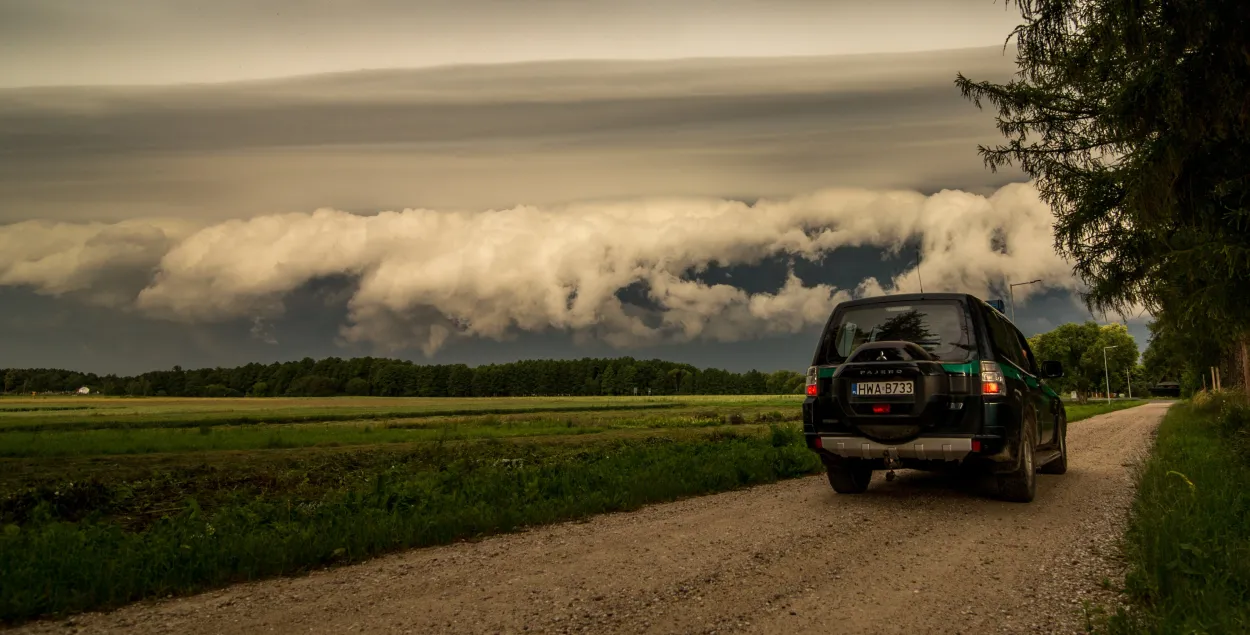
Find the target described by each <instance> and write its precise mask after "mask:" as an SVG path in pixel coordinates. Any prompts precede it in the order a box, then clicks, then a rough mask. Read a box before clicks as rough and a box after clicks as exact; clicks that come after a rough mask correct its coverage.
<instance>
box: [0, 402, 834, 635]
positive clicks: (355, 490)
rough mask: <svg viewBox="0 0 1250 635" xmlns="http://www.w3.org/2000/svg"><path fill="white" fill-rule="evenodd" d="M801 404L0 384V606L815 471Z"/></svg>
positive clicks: (119, 592)
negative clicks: (65, 392)
mask: <svg viewBox="0 0 1250 635" xmlns="http://www.w3.org/2000/svg"><path fill="white" fill-rule="evenodd" d="M801 402H802V397H801V396H798V395H794V396H780V397H769V396H764V397H759V396H748V397H681V398H668V397H663V398H661V397H657V398H647V397H630V398H580V397H566V398H505V399H402V398H399V399H384V398H368V399H360V398H339V399H114V398H98V397H86V398H83V397H74V398H69V397H65V398H6V399H0V526H2V527H3V531H2V532H0V571H4V584H3V585H0V620H2V621H4V622H9V623H12V622H18V621H22V620H26V619H29V618H32V617H37V616H40V615H52V614H61V613H65V612H72V611H77V610H83V609H89V608H100V607H108V606H115V605H117V604H121V603H124V602H127V601H131V600H135V599H139V598H144V597H154V596H163V595H167V594H170V593H186V592H192V591H196V590H199V589H203V588H207V587H211V586H214V585H219V584H224V583H228V582H232V581H238V580H247V579H255V578H259V577H264V576H271V575H279V574H292V573H300V572H303V571H307V570H309V569H312V568H315V567H319V566H325V565H329V564H337V563H345V562H352V561H357V560H360V559H363V558H367V557H369V556H372V555H376V554H378V553H381V552H384V551H388V550H393V549H398V548H403V547H411V546H421V545H432V544H438V543H444V542H448V541H452V540H457V539H463V538H471V537H474V536H479V535H484V534H488V533H493V532H499V531H509V530H512V529H515V528H518V527H522V526H526V525H532V524H536V523H546V522H552V521H557V520H565V519H573V518H578V517H581V516H585V515H588V514H596V513H602V512H605V511H614V510H625V509H632V508H635V507H637V506H640V505H643V504H646V503H649V502H655V501H663V500H672V499H673V498H677V497H681V496H689V495H696V494H703V493H709V492H715V491H723V490H726V489H732V488H736V487H741V486H744V485H751V484H756V483H765V482H770V481H774V480H777V479H779V478H790V477H794V476H799V475H803V474H808V473H812V472H814V471H815V470H817V468H818V467H819V462H818V461H817V460H816V459H815V457H814V456H813V455H812V454H811V453H810V452H809V451H807V449H806V448H805V447H804V445H803V443H802V438H801V435H800V432H799V424H798V420H799V418H800V409H799V404H800V403H801Z"/></svg>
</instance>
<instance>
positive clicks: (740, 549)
mask: <svg viewBox="0 0 1250 635" xmlns="http://www.w3.org/2000/svg"><path fill="white" fill-rule="evenodd" d="M1166 409H1167V405H1166V404H1158V403H1152V404H1148V405H1145V406H1141V407H1138V408H1133V409H1129V410H1121V411H1118V412H1113V413H1110V414H1106V415H1101V416H1098V417H1094V418H1091V419H1087V420H1084V421H1079V422H1077V423H1073V424H1071V428H1070V430H1069V432H1068V444H1069V451H1070V459H1069V469H1068V473H1067V474H1066V475H1063V476H1049V475H1039V476H1038V495H1037V499H1036V500H1035V501H1034V502H1033V503H1031V504H1027V505H1026V504H1013V503H1006V502H1000V501H996V500H993V499H991V498H989V497H988V496H987V493H986V492H985V491H984V490H983V489H982V488H981V487H980V486H978V485H976V484H973V483H964V482H957V481H955V480H953V479H952V478H949V477H943V476H939V475H932V474H926V473H920V472H901V473H900V474H899V478H898V479H897V480H895V481H894V482H885V480H884V478H882V475H880V474H878V475H877V477H876V480H875V481H874V483H873V485H872V487H870V488H869V490H868V492H866V493H865V494H862V495H858V496H839V495H836V494H834V493H833V491H832V490H831V489H830V488H829V485H828V483H827V482H826V480H825V479H824V477H823V476H817V477H811V478H804V479H798V480H793V481H787V482H783V483H777V484H773V485H768V486H762V487H756V488H753V489H749V490H742V491H737V492H730V493H726V494H720V495H715V496H706V497H701V498H694V499H690V500H685V501H679V502H676V503H669V504H663V505H655V506H652V507H648V508H646V509H643V510H640V511H637V512H631V513H623V514H610V515H605V516H600V517H596V518H593V519H591V520H589V521H587V522H581V523H565V524H560V525H554V526H549V527H541V528H537V529H534V530H531V531H528V532H524V533H517V534H510V535H504V536H496V537H492V538H489V539H485V540H481V541H478V542H473V543H460V544H455V545H449V546H445V547H435V548H429V549H419V550H413V551H408V552H404V553H400V554H395V555H392V556H387V557H382V558H378V559H376V560H372V561H370V562H367V563H364V564H360V565H355V566H350V567H343V568H337V569H331V570H325V571H319V572H316V573H313V574H311V575H308V576H304V577H300V578H287V579H279V580H269V581H264V582H258V583H249V584H241V585H236V586H233V587H230V588H226V589H222V590H218V591H212V592H208V593H203V594H200V595H196V596H192V597H187V598H179V599H173V600H165V601H158V602H146V603H140V604H135V605H132V606H128V607H125V608H123V609H120V610H117V611H114V612H111V613H107V614H87V615H81V616H77V617H74V618H72V619H70V620H60V621H45V622H39V623H33V624H28V625H26V626H24V627H21V628H19V629H16V632H20V633H71V632H76V633H120V632H125V633H180V634H195V633H235V632H240V633H243V632H246V633H268V632H273V633H405V632H410V633H818V632H819V633H830V632H838V633H997V632H1001V633H1081V632H1084V627H1083V625H1084V620H1083V617H1082V602H1083V601H1092V602H1104V603H1107V602H1114V601H1115V596H1114V594H1112V593H1110V592H1108V591H1106V590H1104V589H1103V588H1102V585H1101V583H1102V581H1103V580H1104V579H1106V580H1110V581H1112V582H1114V583H1118V578H1119V576H1120V570H1121V567H1120V564H1119V563H1118V562H1117V561H1116V559H1115V542H1116V540H1117V538H1118V537H1119V535H1120V534H1121V532H1122V530H1123V526H1124V521H1125V516H1126V511H1127V509H1128V506H1129V504H1130V503H1131V501H1132V497H1133V482H1132V475H1131V465H1132V464H1133V462H1134V461H1137V460H1139V459H1140V458H1141V457H1143V456H1144V454H1145V453H1146V452H1147V451H1148V449H1149V444H1150V441H1151V438H1152V434H1153V431H1154V429H1155V427H1156V426H1157V425H1158V423H1159V421H1160V419H1161V418H1162V416H1163V414H1164V413H1165V412H1166Z"/></svg>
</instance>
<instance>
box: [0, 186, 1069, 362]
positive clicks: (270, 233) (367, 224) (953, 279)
mask: <svg viewBox="0 0 1250 635" xmlns="http://www.w3.org/2000/svg"><path fill="white" fill-rule="evenodd" d="M1051 223H1052V216H1051V212H1050V210H1049V208H1048V207H1047V206H1046V205H1045V204H1043V203H1042V202H1041V201H1040V200H1039V199H1038V197H1037V193H1036V191H1035V190H1034V189H1033V188H1032V186H1031V185H1029V184H1011V185H1007V186H1005V187H1003V188H1001V189H999V190H998V191H996V192H994V193H993V194H992V195H989V196H982V195H979V194H972V193H968V192H961V191H942V192H938V193H936V194H932V195H924V194H921V193H918V192H913V191H903V190H864V189H841V188H839V189H827V190H821V191H817V192H814V193H811V194H807V195H802V196H796V197H790V198H782V199H765V200H760V201H756V202H755V203H753V204H747V203H744V202H741V201H733V200H725V199H715V198H701V197H684V198H675V197H667V198H648V199H639V200H634V201H618V202H610V203H604V202H600V203H580V204H572V205H562V206H546V207H537V206H519V207H513V208H507V209H500V210H490V211H482V212H464V211H440V210H431V209H406V210H403V211H388V212H382V213H378V214H373V215H359V214H353V213H349V212H345V211H341V210H334V209H318V210H316V211H313V212H310V213H288V214H273V215H266V216H258V217H254V218H249V219H232V220H227V221H223V222H217V223H208V224H205V225H203V226H200V227H198V228H195V229H190V228H188V227H187V224H186V223H185V222H170V221H159V220H152V221H143V220H128V221H123V222H119V223H114V224H106V223H71V222H61V223H33V222H28V223H18V224H12V225H7V226H3V227H0V246H3V247H4V248H3V249H0V284H4V285H10V286H12V285H21V286H26V287H29V288H32V289H34V290H36V291H37V292H39V293H43V294H50V295H69V296H81V297H82V299H84V300H86V301H92V302H108V303H110V304H111V305H114V306H120V307H123V308H125V309H127V310H133V311H137V312H139V313H141V314H143V315H146V316H151V317H157V318H161V319H166V320H173V321H177V322H185V323H203V322H214V321H223V320H233V319H251V320H253V321H255V322H256V323H262V322H263V321H264V320H271V319H274V318H277V317H280V316H282V315H283V312H284V310H285V308H284V304H283V299H284V297H285V296H287V295H288V294H290V293H292V292H294V291H295V290H297V289H299V288H301V287H303V286H305V285H307V284H309V283H311V282H314V281H317V280H323V279H328V278H347V279H350V280H352V281H354V283H353V287H352V292H351V294H350V297H349V298H348V299H347V301H346V304H347V307H348V319H347V322H346V323H345V324H343V325H342V328H341V331H340V336H341V338H342V339H343V340H344V341H347V342H354V343H367V344H372V345H375V346H377V347H379V348H381V349H384V350H388V351H392V352H393V351H399V350H404V349H412V350H420V351H422V352H423V353H424V354H426V355H433V354H434V353H435V352H436V351H438V350H439V349H440V348H441V347H442V346H444V345H445V344H446V343H447V342H448V341H449V339H451V338H455V337H477V338H491V339H507V338H511V337H515V336H516V335H518V334H521V333H525V332H531V333H536V332H545V331H549V330H557V331H565V332H568V333H571V334H573V335H575V336H577V337H593V338H596V339H599V340H602V341H605V342H607V343H609V344H611V345H613V346H616V347H620V348H629V347H634V346H649V345H655V344H659V343H675V342H689V341H696V340H709V341H722V342H731V341H741V340H744V339H754V338H760V337H764V336H768V335H780V334H790V333H797V332H800V331H802V330H804V329H809V328H811V327H813V326H817V325H819V324H821V323H822V322H823V321H824V320H825V319H826V318H827V316H828V313H829V310H830V309H831V307H832V305H833V304H834V303H836V302H837V301H839V300H842V299H846V298H849V297H852V296H859V295H873V294H881V293H892V292H898V291H903V292H906V291H915V290H918V287H919V281H920V280H924V281H926V283H925V284H926V289H927V290H930V291H936V290H941V291H967V292H972V293H976V294H979V295H982V296H985V295H988V294H990V293H991V292H992V289H996V288H1000V287H1001V284H1002V281H1003V280H1005V279H1007V278H1010V279H1013V280H1015V279H1033V278H1042V279H1043V280H1044V281H1045V282H1044V284H1043V285H1040V286H1041V287H1042V288H1040V289H1021V290H1020V291H1018V294H1020V295H1022V296H1023V295H1027V294H1028V293H1031V292H1035V291H1042V290H1044V289H1046V288H1050V289H1069V290H1074V289H1076V288H1077V283H1076V281H1075V280H1074V279H1073V278H1072V276H1071V268H1070V266H1069V264H1068V263H1066V262H1064V261H1063V260H1062V259H1061V258H1059V257H1058V256H1056V255H1055V252H1054V249H1053V246H1052V238H1051V236H1052V232H1051ZM913 243H918V244H919V245H920V252H921V258H922V259H921V267H922V269H921V271H920V274H921V275H920V276H917V275H916V271H915V267H914V266H912V267H909V268H908V269H907V270H906V271H904V272H903V273H901V274H899V275H898V276H896V277H894V278H892V279H884V280H878V279H876V278H866V279H864V280H862V281H860V283H859V284H858V285H857V286H856V287H854V288H835V287H833V286H831V285H828V284H806V283H804V281H802V280H801V279H799V278H798V277H797V276H796V275H794V274H793V273H791V274H790V276H789V278H788V279H787V280H786V281H785V282H784V284H783V285H781V287H780V288H777V289H773V290H770V291H757V292H748V291H747V290H744V289H742V288H739V287H737V286H734V285H732V284H726V283H716V284H709V283H706V282H704V281H701V280H699V279H698V275H697V274H698V272H700V271H702V270H704V269H706V268H708V267H709V266H713V265H715V266H722V267H725V266H738V265H748V266H749V265H752V264H755V263H759V262H761V261H762V260H764V259H768V258H776V257H785V258H791V259H803V260H807V261H820V260H821V259H822V258H823V257H825V256H826V255H827V254H830V253H832V252H834V251H836V250H837V249H840V248H847V247H862V246H873V247H879V248H881V249H882V250H884V251H887V252H889V251H891V250H895V251H897V250H898V249H900V248H902V247H903V246H904V245H905V244H913ZM128 285H129V286H128ZM102 289H107V290H109V293H107V294H103V295H102V294H101V291H100V290H102ZM627 289H637V290H640V291H641V294H642V297H643V298H644V299H643V301H637V302H627V301H623V300H622V294H623V292H624V291H626V290H627ZM267 337H271V336H267Z"/></svg>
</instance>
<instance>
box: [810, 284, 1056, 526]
mask: <svg viewBox="0 0 1250 635" xmlns="http://www.w3.org/2000/svg"><path fill="white" fill-rule="evenodd" d="M1062 376H1063V368H1062V367H1061V366H1060V364H1059V363H1058V362H1050V361H1047V362H1042V363H1040V364H1039V363H1038V362H1037V360H1035V359H1034V358H1033V351H1032V350H1031V349H1030V348H1029V343H1028V340H1027V339H1025V337H1024V336H1023V335H1021V333H1020V331H1019V330H1018V329H1016V327H1015V326H1014V325H1013V324H1012V323H1011V321H1010V320H1008V319H1007V317H1006V316H1005V315H1003V314H1002V312H1000V311H999V310H998V309H996V308H994V307H993V306H991V305H989V304H988V303H986V302H984V301H982V300H980V299H978V298H976V297H974V296H971V295H966V294H954V293H923V294H920V293H917V294H906V295H892V296H883V297H876V298H865V299H862V300H854V301H850V302H843V303H841V304H839V305H838V306H837V307H835V308H834V310H833V314H832V315H830V317H829V321H828V322H827V323H826V324H825V330H824V333H823V335H822V336H821V338H820V345H819V346H818V347H817V349H816V355H815V358H814V359H813V360H812V366H811V368H809V369H808V371H807V398H806V399H804V400H803V430H804V433H805V435H806V437H807V446H808V447H809V448H811V449H812V450H813V451H815V452H816V453H818V454H819V455H820V458H821V460H823V461H824V464H825V467H826V469H827V471H828V473H829V483H830V485H832V486H833V489H834V490H836V491H837V492H839V493H843V494H849V493H859V492H863V491H864V490H865V489H867V488H868V482H869V480H870V479H871V478H872V472H873V470H889V471H890V473H889V475H888V476H889V477H890V478H892V477H893V471H894V470H895V469H919V470H951V469H959V470H972V471H976V472H981V473H984V474H990V475H992V476H993V477H994V479H995V480H996V481H997V485H998V492H999V494H1000V496H1001V497H1002V498H1004V499H1006V500H1012V501H1019V502H1029V501H1032V500H1033V496H1034V493H1035V492H1036V489H1037V481H1036V477H1035V473H1036V471H1037V470H1039V469H1040V470H1041V471H1042V472H1044V473H1049V474H1063V473H1064V472H1065V471H1067V467H1068V448H1067V442H1066V440H1065V437H1066V433H1067V425H1066V414H1065V410H1064V406H1063V401H1062V400H1061V399H1060V398H1059V395H1058V394H1056V393H1055V391H1053V390H1051V389H1050V387H1048V386H1047V385H1046V382H1045V379H1046V378H1052V377H1062Z"/></svg>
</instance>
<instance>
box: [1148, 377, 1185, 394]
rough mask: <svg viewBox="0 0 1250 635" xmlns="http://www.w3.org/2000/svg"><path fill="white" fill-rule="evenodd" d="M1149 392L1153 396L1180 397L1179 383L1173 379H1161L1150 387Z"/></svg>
mask: <svg viewBox="0 0 1250 635" xmlns="http://www.w3.org/2000/svg"><path fill="white" fill-rule="evenodd" d="M1150 394H1152V395H1154V396H1155V397H1180V396H1181V385H1180V382H1175V381H1161V382H1159V383H1157V384H1155V385H1153V386H1151V387H1150Z"/></svg>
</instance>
